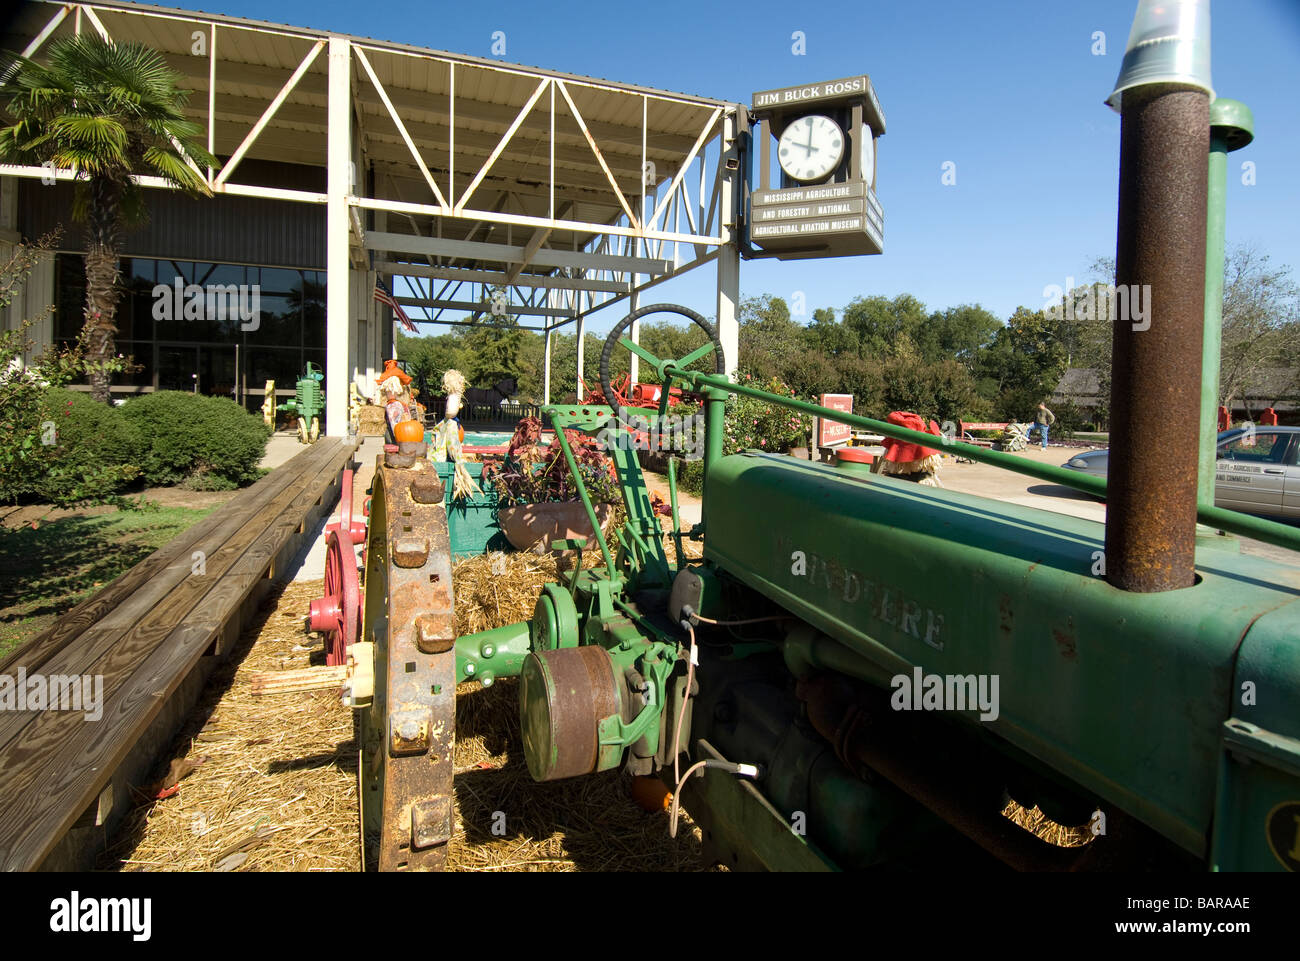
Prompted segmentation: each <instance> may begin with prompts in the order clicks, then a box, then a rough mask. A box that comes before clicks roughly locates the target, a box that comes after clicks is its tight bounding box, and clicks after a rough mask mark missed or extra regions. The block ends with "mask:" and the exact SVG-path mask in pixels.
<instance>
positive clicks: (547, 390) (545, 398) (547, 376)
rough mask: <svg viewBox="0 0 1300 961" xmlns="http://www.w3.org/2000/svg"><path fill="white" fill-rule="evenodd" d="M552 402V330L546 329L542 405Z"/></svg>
mask: <svg viewBox="0 0 1300 961" xmlns="http://www.w3.org/2000/svg"><path fill="white" fill-rule="evenodd" d="M550 402H551V328H550V327H549V326H548V327H547V328H546V348H545V351H544V356H543V360H542V404H543V405H546V404H549V403H550Z"/></svg>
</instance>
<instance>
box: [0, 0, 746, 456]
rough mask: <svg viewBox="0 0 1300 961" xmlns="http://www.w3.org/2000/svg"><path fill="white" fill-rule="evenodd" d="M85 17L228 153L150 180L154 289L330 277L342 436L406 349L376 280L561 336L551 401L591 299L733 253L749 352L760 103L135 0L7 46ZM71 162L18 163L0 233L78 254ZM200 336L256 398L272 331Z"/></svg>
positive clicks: (62, 19)
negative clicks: (144, 56)
mask: <svg viewBox="0 0 1300 961" xmlns="http://www.w3.org/2000/svg"><path fill="white" fill-rule="evenodd" d="M90 30H93V31H95V32H97V33H99V34H100V35H102V36H104V37H107V38H111V39H112V40H114V41H119V42H131V41H134V42H140V43H145V44H147V45H149V46H151V47H153V48H154V49H157V50H159V51H160V52H161V53H162V54H163V55H164V56H165V57H166V59H167V61H168V62H169V63H170V64H171V66H172V67H173V68H174V69H175V70H177V71H178V72H179V73H180V74H181V75H182V77H183V85H184V86H185V87H187V88H190V89H192V90H193V91H194V93H193V94H192V96H191V98H190V103H189V110H188V112H189V114H190V116H191V117H192V118H193V119H195V120H196V121H199V122H200V123H202V124H203V126H204V128H205V130H206V137H207V146H208V149H209V152H211V153H213V154H214V155H216V156H217V157H218V158H219V159H220V160H221V163H222V166H221V168H220V169H219V170H215V171H214V170H206V171H204V175H205V176H206V179H207V181H208V184H209V186H210V187H211V190H212V192H213V194H214V195H215V196H214V199H211V200H207V199H202V200H194V199H190V198H187V197H184V196H181V195H179V194H177V193H174V192H170V191H167V190H160V192H159V194H157V195H155V196H153V197H151V199H150V205H149V206H150V211H151V219H150V222H149V224H148V225H147V226H145V227H144V228H143V229H141V230H137V231H132V232H128V233H127V234H126V235H125V241H124V245H123V250H122V253H123V255H124V258H125V257H132V258H137V259H138V260H139V262H140V263H141V264H144V263H146V262H148V263H149V264H152V266H148V267H147V268H142V269H140V270H136V272H135V273H133V274H132V275H131V276H132V277H134V278H135V279H136V282H137V283H138V284H139V285H140V289H141V290H144V289H145V288H148V287H149V286H150V284H151V283H152V282H156V283H167V282H170V281H169V280H168V279H166V278H170V277H171V276H172V274H173V271H172V270H171V268H170V267H167V266H166V265H168V264H172V265H175V266H176V271H175V275H176V276H178V277H179V276H184V277H185V278H186V282H196V283H202V282H203V279H204V278H207V277H213V276H218V275H220V276H222V277H225V278H226V280H227V281H228V280H229V278H231V277H233V276H235V273H233V272H232V271H235V270H236V269H237V268H242V269H243V270H244V273H242V274H240V275H239V276H242V277H244V278H245V280H248V281H249V282H250V283H252V282H260V283H263V284H265V283H266V282H267V281H266V280H265V279H262V280H260V281H258V280H254V279H253V278H254V276H255V275H254V273H253V271H254V270H256V269H262V268H267V269H270V268H275V269H281V270H284V269H293V270H298V271H299V273H300V275H301V278H302V279H301V282H300V283H299V285H298V286H294V283H296V282H293V281H292V278H290V279H289V280H286V281H285V285H286V287H287V288H288V289H286V290H285V291H284V292H283V297H284V298H285V302H286V304H289V303H291V302H293V301H294V299H295V298H301V299H302V300H303V301H304V302H306V301H308V300H310V299H311V298H310V296H309V294H310V291H312V290H315V289H316V286H320V285H321V284H322V282H323V287H324V290H323V293H322V295H321V297H320V301H321V303H320V305H319V306H320V308H321V309H322V310H323V326H324V331H323V333H322V334H321V335H320V338H316V335H315V334H313V333H311V332H309V330H308V326H309V324H310V323H312V321H311V317H313V316H315V315H314V314H312V312H311V308H310V307H307V308H301V310H300V312H302V316H303V317H304V318H306V319H304V320H302V321H301V327H300V328H298V329H300V330H301V331H302V334H301V336H302V337H303V338H304V341H303V343H304V347H303V353H302V354H301V355H300V356H306V357H311V356H317V355H315V354H313V353H312V352H313V351H315V350H318V349H319V350H321V351H323V359H324V367H325V373H326V381H325V383H326V395H327V423H326V430H327V432H328V433H329V434H334V435H340V434H343V433H345V431H346V429H347V409H348V386H349V384H350V383H356V384H357V385H358V386H359V387H361V388H362V390H363V392H364V393H367V394H369V393H371V392H372V391H373V388H374V375H375V373H376V372H377V369H378V368H379V366H380V365H381V363H382V357H383V356H384V355H385V354H386V352H387V350H388V349H389V348H390V346H391V343H392V336H393V335H392V324H391V320H390V315H389V308H387V307H384V306H382V305H381V304H379V303H378V302H376V301H375V300H374V299H373V296H372V294H373V291H374V289H375V284H376V279H377V278H379V279H382V280H383V281H384V282H385V283H386V285H387V286H388V288H389V289H390V290H392V291H393V292H394V293H395V294H396V296H397V299H398V302H399V303H401V304H402V305H403V307H404V308H405V309H406V310H407V312H408V313H409V314H410V316H411V317H412V318H413V319H415V320H417V321H419V320H428V321H431V322H437V323H451V324H468V323H482V322H491V321H492V317H493V313H494V311H493V305H494V302H496V303H497V304H498V309H497V311H496V312H497V313H500V312H503V311H504V312H507V313H508V314H509V315H511V316H513V317H515V318H517V319H518V321H519V323H520V325H521V326H523V327H525V328H527V329H532V330H537V331H541V332H544V333H545V335H546V338H547V358H548V365H547V370H548V378H547V393H548V394H549V356H550V354H549V348H550V340H551V337H550V335H551V332H553V331H555V330H556V329H557V328H559V327H562V326H564V325H567V324H569V323H576V324H577V325H578V330H579V335H581V332H582V326H583V322H584V318H585V317H586V316H587V315H589V314H590V313H591V312H592V311H593V310H596V309H598V308H600V307H603V306H608V305H610V304H612V303H616V302H618V301H630V302H631V303H630V304H629V307H630V306H634V305H635V301H636V299H637V296H638V294H639V293H640V292H641V291H644V290H645V289H646V288H648V287H651V286H653V285H655V284H657V283H659V282H661V281H663V280H666V279H668V278H670V277H673V276H676V275H678V274H680V273H682V272H684V271H686V270H689V269H692V268H694V267H698V266H701V265H704V264H707V263H709V262H711V261H716V265H715V269H716V271H717V317H718V322H719V326H720V329H721V334H722V341H723V345H724V348H725V350H726V354H727V357H728V360H729V361H730V362H731V363H733V364H734V358H735V357H736V324H735V306H736V301H737V297H738V285H739V253H738V248H737V238H736V229H735V228H736V223H737V210H738V204H739V199H740V198H739V194H740V189H741V176H742V174H741V171H740V169H739V167H740V161H739V138H740V136H742V135H743V133H745V132H747V130H748V119H747V114H746V108H745V107H744V106H743V105H740V104H735V103H729V102H726V101H721V100H711V99H708V98H702V97H694V96H689V95H685V94H679V93H672V92H668V91H663V90H654V89H649V88H643V87H637V86H630V85H625V84H618V83H612V82H609V81H605V80H596V79H591V78H585V77H576V76H570V75H566V74H562V73H557V72H554V71H548V70H542V69H537V68H532V67H524V66H518V65H514V64H508V63H504V62H499V61H493V60H485V59H479V58H474V57H468V56H462V55H458V54H452V53H444V52H439V51H433V50H426V49H421V48H418V47H412V46H407V45H403V44H396V43H387V42H382V41H376V40H370V39H366V38H361V37H353V36H347V35H342V34H335V33H329V32H325V31H318V30H310V29H304V28H298V27H289V26H282V25H277V24H269V23H262V22H258V21H252V20H243V19H238V18H232V17H225V16H220V15H214V14H207V13H199V12H192V11H184V10H174V9H168V8H163V7H153V6H142V5H137V4H130V3H118V2H104V3H93V4H77V3H59V2H54V0H38V2H33V3H30V4H28V5H27V6H26V7H25V8H24V10H23V11H22V12H21V13H20V14H19V15H18V17H17V18H16V19H15V20H14V21H13V23H12V24H11V26H10V28H9V33H8V34H7V35H6V37H5V41H4V46H5V47H6V48H8V49H12V50H18V51H22V52H23V53H24V54H26V55H28V56H35V57H37V58H38V59H39V57H40V51H41V49H42V48H43V47H44V46H45V45H46V44H48V43H49V42H50V41H51V40H52V39H54V38H58V37H60V36H63V35H67V34H70V33H72V32H84V31H90ZM72 177H73V174H72V172H71V171H63V170H60V171H51V170H47V169H45V168H41V167H19V166H13V165H5V166H0V229H2V230H3V231H4V234H3V236H2V238H0V239H3V240H5V241H7V242H10V243H12V242H14V241H16V240H17V239H18V238H19V236H20V235H25V236H27V237H34V236H37V235H39V234H40V233H41V232H43V230H44V229H46V228H48V227H50V226H52V225H55V224H60V223H62V224H65V225H68V226H69V229H68V230H66V231H65V235H64V237H63V240H62V241H61V243H60V249H62V250H65V251H69V252H75V251H78V250H80V249H82V247H81V246H79V245H78V237H79V235H78V233H77V230H76V228H75V226H73V225H70V224H69V218H68V216H67V215H68V212H69V209H70V189H69V188H70V185H69V184H67V183H66V181H69V180H71V179H72ZM42 178H44V180H45V181H46V184H48V183H49V182H50V181H54V182H55V183H54V189H50V187H49V186H47V185H45V184H42ZM138 179H139V181H140V182H141V183H142V184H144V185H145V186H150V187H158V188H165V187H166V184H165V183H163V182H162V181H161V180H159V179H157V178H151V177H140V178H138ZM182 262H184V263H182ZM191 262H193V264H194V265H196V266H186V265H187V264H190V263H191ZM160 265H161V266H160ZM134 269H135V268H133V270H134ZM72 270H74V267H72V266H71V265H69V266H68V267H67V268H66V270H65V271H64V273H70V272H71V271H72ZM56 273H57V271H56V270H55V269H54V267H53V266H48V265H47V266H43V267H42V268H41V269H40V270H38V271H37V272H36V273H35V274H34V275H33V278H32V280H31V282H30V283H29V289H28V291H27V295H26V298H25V303H23V304H16V305H14V306H13V308H11V311H10V313H11V315H14V316H18V315H21V314H22V313H23V311H24V310H25V309H26V311H27V313H28V314H29V315H30V314H32V313H35V312H36V311H37V310H39V307H41V306H43V305H45V304H48V303H50V302H51V300H52V296H53V294H55V293H57V290H56V287H57V286H58V285H59V284H62V283H63V280H60V279H59V278H58V277H56ZM124 273H125V271H124ZM256 276H258V277H262V276H263V275H261V274H259V275H256ZM265 276H266V277H269V276H270V274H266V275H265ZM69 283H71V281H69ZM313 285H316V286H313ZM277 296H279V295H277ZM33 308H35V309H33ZM295 309H298V308H295ZM140 310H143V308H140ZM289 311H290V307H289V306H286V307H285V308H284V314H283V316H284V317H288V316H289ZM65 313H66V311H65ZM137 316H138V317H143V314H139V313H138V314H137ZM11 320H12V318H11ZM75 322H76V323H77V324H78V325H79V322H80V317H79V316H78V317H76V318H75ZM295 323H296V322H295ZM56 324H57V321H47V322H45V324H44V326H43V328H42V329H41V330H38V331H37V333H38V335H39V337H38V339H39V340H41V341H42V342H44V343H50V342H53V341H54V340H57V339H59V334H58V327H57V326H56ZM289 326H291V325H289ZM147 327H148V324H147V318H144V319H143V320H139V319H138V320H137V322H136V324H135V327H134V328H132V329H131V330H130V331H129V332H128V336H126V337H124V338H123V339H124V340H128V341H131V342H132V343H138V344H140V345H144V344H149V345H151V346H150V349H151V350H152V351H153V352H154V354H153V356H154V361H153V363H154V366H155V370H154V373H153V375H152V376H153V383H154V384H155V385H157V386H159V387H161V386H163V385H164V383H171V382H170V381H167V379H166V377H164V376H163V374H162V367H163V366H164V364H165V363H170V362H171V361H170V360H165V359H164V355H165V356H166V358H173V359H174V358H175V357H177V356H183V355H184V351H185V350H186V349H188V348H187V347H186V346H185V345H186V344H187V343H188V342H189V341H190V340H192V339H193V338H190V337H187V336H186V335H187V334H188V333H190V331H187V330H177V329H167V330H164V329H163V327H161V326H156V327H154V328H152V329H146V328H147ZM137 328H138V329H137ZM287 329H289V327H287V326H284V325H282V326H281V327H280V328H276V327H275V325H268V328H267V331H266V336H267V337H276V336H291V335H290V334H285V333H284V331H285V330H287ZM277 331H278V333H277ZM146 334H148V337H146V336H145V335H146ZM205 336H211V337H215V340H214V341H213V342H212V343H211V345H210V350H211V351H215V352H220V351H223V350H225V349H226V347H227V346H233V349H234V354H233V364H234V378H235V384H236V386H235V390H236V391H238V393H239V396H241V397H242V396H244V395H245V394H248V395H253V394H257V393H258V391H257V389H256V387H257V385H256V384H251V383H250V384H244V382H245V381H250V382H252V381H256V380H257V379H258V378H257V377H256V376H254V374H253V373H252V371H253V370H254V368H253V367H250V366H249V365H250V363H251V362H252V361H251V358H252V357H255V356H258V352H259V351H268V350H272V349H273V348H274V347H275V346H276V345H274V344H271V343H259V339H258V333H257V331H250V332H247V333H241V334H240V336H239V342H238V343H236V344H233V345H227V344H226V343H225V340H223V339H222V335H219V334H204V335H200V339H202V337H205ZM314 338H316V339H323V343H320V344H319V345H317V344H315V343H314V342H313V339H314ZM204 343H207V341H204ZM579 343H581V336H579ZM142 349H143V347H142ZM197 350H198V351H199V353H196V355H195V358H196V359H195V364H196V374H195V375H194V376H195V379H196V383H197V381H198V379H199V375H198V373H197V370H198V369H199V368H198V365H199V364H200V363H201V362H202V361H201V358H202V346H201V345H200V347H198V348H197ZM241 350H242V352H243V353H242V356H241ZM167 351H171V352H172V353H167ZM222 356H223V357H224V356H225V355H224V354H223V355H222ZM223 363H226V364H227V367H228V366H229V363H228V362H226V361H223ZM286 363H288V361H286ZM634 363H635V361H634ZM579 364H580V365H581V357H580V359H579ZM168 369H169V370H170V368H168ZM204 369H207V368H204ZM213 369H215V368H213ZM223 369H224V368H223ZM285 369H287V367H286V368H285ZM581 370H582V368H581V366H580V367H579V372H580V373H581ZM223 384H224V381H223ZM131 389H140V390H147V389H152V388H151V386H150V385H149V384H142V385H137V387H134V388H131ZM223 389H224V387H223ZM548 399H549V398H548Z"/></svg>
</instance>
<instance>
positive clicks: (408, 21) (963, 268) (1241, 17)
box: [219, 0, 1300, 331]
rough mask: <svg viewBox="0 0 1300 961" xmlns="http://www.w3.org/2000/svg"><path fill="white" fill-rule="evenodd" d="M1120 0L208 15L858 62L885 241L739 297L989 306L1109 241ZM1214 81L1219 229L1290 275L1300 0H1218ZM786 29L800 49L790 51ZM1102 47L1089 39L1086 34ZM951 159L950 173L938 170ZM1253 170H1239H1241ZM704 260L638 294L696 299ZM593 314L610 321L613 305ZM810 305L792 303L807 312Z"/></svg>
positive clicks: (754, 277)
mask: <svg viewBox="0 0 1300 961" xmlns="http://www.w3.org/2000/svg"><path fill="white" fill-rule="evenodd" d="M1136 8H1137V3H1136V0H1088V2H1074V0H1036V2H1035V0H986V2H972V0H930V2H921V0H915V2H899V0H886V2H882V0H857V2H845V3H841V2H834V0H823V2H820V3H817V4H790V3H775V2H767V0H759V2H751V3H746V4H737V3H708V2H702V0H696V2H679V0H654V2H650V3H610V2H605V3H600V2H584V0H574V2H566V3H562V4H561V3H553V4H548V3H536V2H531V3H511V2H506V3H501V2H498V3H490V4H489V3H483V4H468V3H463V2H456V3H442V2H436V3H430V2H424V3H419V2H407V0H385V2H383V3H371V4H358V3H353V2H348V3H336V2H327V0H313V2H310V3H309V2H304V0H257V2H251V0H224V2H223V3H222V4H221V6H220V8H219V12H222V13H227V14H231V15H236V16H246V17H251V18H256V19H261V20H269V21H273V22H279V23H291V24H297V25H302V26H309V27H316V28H322V29H332V30H338V31H342V32H347V33H353V34H359V35H363V36H370V37H375V38H379V39H385V40H397V41H403V42H406V43H413V44H418V45H421V46H427V47H431V48H434V49H440V50H450V51H456V52H460V53H466V54H473V55H476V56H483V57H488V56H491V49H490V48H491V43H492V33H493V31H496V30H503V31H505V33H506V38H507V49H506V56H505V57H503V58H498V59H504V60H509V61H511V62H515V63H523V64H529V65H534V66H542V67H548V68H552V69H556V70H564V71H568V72H571V73H578V74H587V75H591V76H595V77H603V78H607V79H611V80H618V81H622V82H627V83H637V84H645V85H649V86H654V87H661V88H665V89H668V90H677V91H683V92H687V93H694V94H700V95H705V96H710V97H718V98H723V99H730V100H737V101H741V102H745V103H748V102H749V100H750V96H751V94H752V93H753V92H754V91H756V90H765V89H769V88H773V87H782V86H789V85H794V84H799V83H807V82H812V81H818V80H828V79H832V78H838V77H843V76H849V75H853V74H855V73H866V74H869V75H870V76H871V79H872V83H873V84H874V86H875V88H876V92H877V95H878V96H879V98H880V102H881V105H882V107H883V108H884V111H885V116H886V119H887V122H888V130H887V133H886V135H885V136H884V137H883V138H882V139H881V140H880V142H879V167H878V175H877V193H878V195H879V197H880V201H881V205H882V206H883V208H884V211H885V253H884V254H883V255H880V256H875V257H851V258H837V259H831V260H822V261H791V262H788V263H781V262H779V261H748V262H743V263H742V265H741V293H742V296H750V295H757V294H763V293H771V294H775V295H779V296H784V297H786V298H787V299H789V298H790V296H791V294H792V293H793V292H794V291H803V292H804V294H805V297H806V300H807V303H808V310H809V313H811V311H812V310H813V309H814V308H816V307H823V306H829V307H834V308H836V309H837V311H838V309H839V308H840V307H842V306H843V305H844V304H845V303H847V302H848V301H849V300H851V299H852V298H853V297H855V296H857V295H860V294H866V295H870V294H883V295H885V296H891V297H892V296H894V295H896V294H899V293H903V292H907V293H911V294H914V295H915V296H917V297H918V298H919V299H920V300H922V301H923V302H924V303H925V304H926V305H927V306H929V307H930V308H931V309H938V308H942V307H947V306H951V305H955V304H960V303H980V304H983V305H984V306H986V307H988V308H989V309H990V310H992V311H993V312H994V313H995V314H997V315H998V316H1000V317H1002V318H1004V319H1005V318H1006V317H1007V316H1009V315H1010V314H1011V312H1012V311H1013V310H1014V309H1015V308H1016V306H1018V305H1021V304H1024V305H1026V306H1030V307H1033V308H1035V309H1037V308H1038V307H1040V306H1042V303H1043V293H1042V291H1043V288H1044V287H1045V286H1047V285H1049V284H1058V285H1064V283H1065V281H1066V278H1067V277H1074V278H1075V279H1076V280H1079V281H1082V280H1084V279H1086V278H1088V276H1089V265H1090V264H1091V263H1092V261H1093V260H1094V259H1095V258H1096V257H1097V256H1113V254H1114V250H1115V203H1116V195H1117V190H1118V162H1119V116H1118V114H1115V113H1114V112H1113V111H1111V110H1110V108H1108V107H1106V106H1105V105H1104V103H1103V102H1102V101H1103V100H1104V99H1105V98H1106V96H1107V95H1108V94H1109V93H1110V91H1111V89H1112V87H1113V85H1114V82H1115V78H1116V76H1117V74H1118V72H1119V67H1120V61H1121V59H1122V58H1123V54H1124V46H1125V43H1126V41H1127V38H1128V32H1129V27H1130V25H1131V23H1132V19H1133V14H1134V11H1135V10H1136ZM1212 12H1213V21H1212V26H1213V83H1214V87H1215V90H1216V92H1217V93H1218V94H1219V95H1220V96H1225V97H1232V98H1235V99H1238V100H1242V101H1244V102H1245V103H1246V104H1248V105H1249V106H1250V107H1251V108H1252V110H1253V111H1254V115H1255V129H1256V137H1257V139H1256V141H1255V142H1254V143H1253V144H1251V145H1250V146H1248V147H1246V148H1245V149H1243V150H1240V151H1237V152H1235V153H1233V154H1231V155H1230V156H1229V180H1228V184H1229V190H1228V241H1229V243H1233V242H1250V243H1254V244H1256V245H1257V246H1258V247H1259V249H1260V250H1261V251H1262V252H1264V253H1267V254H1269V255H1270V256H1271V257H1272V259H1273V261H1274V263H1281V264H1289V265H1291V266H1293V267H1294V268H1295V269H1296V271H1297V274H1298V275H1300V231H1297V229H1296V224H1297V220H1298V219H1300V159H1298V158H1300V0H1231V2H1227V0H1217V2H1216V3H1214V4H1213V11H1212ZM796 30H799V31H803V32H804V34H805V36H806V54H805V55H803V56H796V55H794V54H793V53H792V49H791V48H792V41H791V34H792V33H793V32H794V31H796ZM1095 31H1103V32H1104V33H1105V46H1106V53H1105V55H1104V56H1098V55H1094V54H1093V52H1092V48H1093V46H1094V40H1093V34H1094V32H1095ZM945 161H952V162H953V163H954V164H955V165H956V180H957V182H956V184H955V185H954V186H944V185H943V184H942V183H941V182H940V176H941V173H942V169H941V168H942V165H943V163H944V162H945ZM1245 161H1251V162H1253V163H1254V164H1255V178H1256V183H1255V184H1254V185H1253V186H1245V185H1243V184H1242V182H1241V164H1242V163H1243V162H1245ZM714 283H715V278H714V271H713V268H712V267H711V266H708V267H704V268H701V269H700V270H697V271H695V272H694V273H693V274H692V275H687V276H685V277H682V278H680V279H677V280H674V281H671V282H669V283H666V284H663V285H661V286H660V287H659V288H657V293H656V294H655V296H654V298H653V299H656V300H658V299H663V300H672V301H677V302H681V303H685V304H688V305H689V306H692V307H695V308H696V309H698V310H700V311H702V312H703V313H705V314H706V315H712V314H713V313H714V309H715V304H714ZM605 314H606V315H607V316H603V317H601V316H597V317H596V318H593V324H592V329H594V330H596V331H601V330H604V329H607V328H608V327H609V326H611V325H612V324H613V323H614V322H615V321H616V320H617V319H618V318H619V317H621V316H622V313H618V308H614V309H613V310H610V311H606V312H605ZM806 319H807V318H805V320H806Z"/></svg>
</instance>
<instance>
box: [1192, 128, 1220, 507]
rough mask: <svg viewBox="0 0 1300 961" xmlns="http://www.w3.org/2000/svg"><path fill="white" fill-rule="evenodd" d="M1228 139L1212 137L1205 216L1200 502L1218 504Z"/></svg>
mask: <svg viewBox="0 0 1300 961" xmlns="http://www.w3.org/2000/svg"><path fill="white" fill-rule="evenodd" d="M1227 178H1228V148H1227V141H1226V140H1225V139H1224V137H1223V136H1222V134H1220V133H1219V132H1218V131H1217V130H1216V131H1213V133H1212V134H1211V137H1210V165H1209V184H1208V187H1209V200H1208V204H1207V207H1206V219H1205V334H1204V339H1203V340H1202V342H1201V440H1200V445H1201V446H1200V450H1201V456H1200V462H1199V467H1198V473H1197V487H1196V501H1197V503H1198V504H1201V505H1203V506H1206V507H1213V506H1214V462H1215V453H1216V448H1217V447H1218V438H1219V344H1220V339H1221V337H1220V335H1221V334H1222V332H1223V330H1222V328H1223V229H1224V220H1225V219H1226V216H1227V201H1226V197H1225V186H1226V183H1227Z"/></svg>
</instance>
